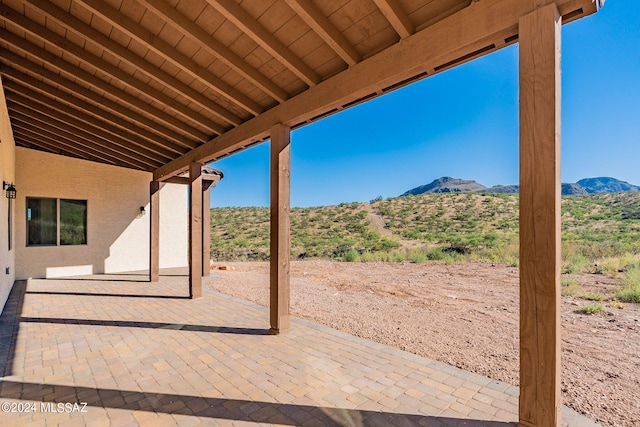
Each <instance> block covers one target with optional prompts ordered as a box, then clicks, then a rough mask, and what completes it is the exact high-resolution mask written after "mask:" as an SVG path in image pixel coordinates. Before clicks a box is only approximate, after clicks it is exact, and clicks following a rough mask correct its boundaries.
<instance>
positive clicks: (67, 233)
mask: <svg viewBox="0 0 640 427" xmlns="http://www.w3.org/2000/svg"><path fill="white" fill-rule="evenodd" d="M60 244H61V245H86V244H87V201H86V200H68V199H60Z"/></svg>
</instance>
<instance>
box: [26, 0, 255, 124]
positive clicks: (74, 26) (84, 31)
mask: <svg viewBox="0 0 640 427" xmlns="http://www.w3.org/2000/svg"><path fill="white" fill-rule="evenodd" d="M25 1H27V2H29V4H30V6H31V7H34V8H36V9H38V10H40V11H41V12H43V13H45V14H46V16H47V17H48V18H51V19H53V20H55V21H56V22H57V23H59V24H60V25H62V26H63V27H64V28H65V29H67V30H69V31H71V32H73V33H74V34H76V35H77V36H78V37H82V38H87V39H88V40H89V41H90V43H92V44H95V45H97V46H99V47H100V48H102V49H105V50H107V51H108V52H110V53H111V54H113V55H115V56H116V57H117V58H119V59H121V60H122V61H125V62H127V63H128V64H129V65H130V66H132V67H134V68H135V69H136V70H137V71H138V72H142V73H144V74H145V75H146V76H147V77H149V78H151V79H154V80H156V81H158V82H160V83H161V84H162V85H166V86H167V87H169V88H171V89H172V90H174V91H175V92H177V93H179V94H180V95H182V96H184V97H187V98H189V99H190V100H191V101H193V102H195V103H197V104H198V105H200V106H201V107H202V108H205V109H207V110H208V111H210V112H211V113H213V114H215V115H216V116H218V117H219V118H221V119H223V120H225V121H226V122H229V123H231V124H234V125H237V124H239V123H241V122H242V119H240V117H238V116H237V115H236V114H235V113H233V112H230V111H229V110H227V109H225V108H223V107H221V106H220V105H218V104H217V103H215V102H214V101H212V100H211V99H209V98H207V97H206V96H205V95H203V94H202V93H200V92H198V91H196V90H194V89H193V88H192V87H190V86H189V85H187V84H185V83H183V82H181V81H180V80H178V79H176V78H175V77H174V76H171V75H169V74H167V73H166V72H164V71H162V70H161V69H159V68H158V67H157V66H155V65H154V64H152V63H150V62H148V61H146V60H145V59H144V58H141V57H140V56H138V55H137V54H135V53H134V52H133V51H131V50H128V49H127V48H125V47H124V46H122V45H120V44H118V43H117V42H115V41H114V40H112V39H110V38H109V37H107V36H105V35H104V34H102V33H101V32H99V31H97V30H95V29H94V28H93V27H91V26H89V25H87V24H85V23H84V22H82V21H80V20H79V19H77V18H75V17H74V16H73V15H70V14H68V13H67V12H66V11H64V10H62V9H60V8H58V7H57V6H55V5H53V4H52V3H49V2H41V1H37V0H25ZM174 102H176V101H175V100H172V102H171V103H174Z"/></svg>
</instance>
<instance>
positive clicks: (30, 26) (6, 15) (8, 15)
mask: <svg viewBox="0 0 640 427" xmlns="http://www.w3.org/2000/svg"><path fill="white" fill-rule="evenodd" d="M0 19H2V20H4V21H5V23H6V22H11V23H12V25H16V26H17V27H18V28H20V29H22V30H23V31H25V32H27V33H29V34H30V35H32V36H34V37H36V38H38V39H40V40H41V41H42V42H43V43H45V44H51V45H53V46H56V47H58V48H59V49H61V50H62V51H64V53H65V55H70V56H72V57H74V58H75V59H77V60H78V61H80V62H81V63H83V64H85V65H87V66H89V67H92V68H93V69H94V70H100V71H101V72H102V73H105V74H107V75H109V76H111V77H112V78H114V79H115V80H117V81H119V82H121V83H122V84H124V85H126V86H127V87H129V88H132V89H134V90H135V91H136V92H139V93H141V94H144V95H146V96H147V97H149V98H151V99H156V100H158V101H159V102H162V103H164V104H165V105H166V106H168V107H169V108H171V109H172V110H174V111H176V112H177V113H178V114H181V115H183V116H184V117H185V118H186V119H187V120H189V121H191V122H193V123H199V124H200V125H201V126H204V127H208V128H209V129H211V131H212V132H215V133H217V134H221V133H223V132H224V128H222V126H220V125H218V124H217V123H215V122H213V121H211V120H209V119H207V118H205V117H203V116H202V115H200V114H197V113H196V112H195V111H193V110H191V109H190V108H188V107H187V106H185V105H184V104H181V103H176V102H175V100H174V99H173V98H171V97H169V96H168V95H166V94H164V93H163V92H161V91H159V90H157V89H154V88H152V87H150V86H149V85H147V84H145V83H143V82H142V81H140V80H138V79H136V78H135V77H133V76H132V75H130V74H128V73H126V72H124V71H123V70H121V69H120V68H118V67H116V66H114V65H112V64H110V63H109V62H107V61H105V60H104V59H102V58H100V57H97V56H95V55H92V54H90V53H89V52H87V51H86V50H85V49H84V48H82V47H80V46H78V45H76V44H73V43H70V42H69V41H68V40H67V39H66V38H64V37H62V36H59V35H58V34H56V33H54V32H53V31H50V30H48V29H47V28H45V27H43V26H41V25H40V24H38V23H36V22H34V21H32V20H30V19H28V18H27V17H26V16H24V15H22V14H19V13H17V12H15V11H14V10H12V9H11V8H9V7H8V6H5V5H1V4H0ZM5 25H6V24H5ZM6 33H8V31H6V30H5V32H4V33H3V34H6ZM16 37H17V36H14V37H12V39H13V40H17V39H16ZM17 41H19V40H17ZM17 41H14V42H13V44H15V43H16V42H17ZM139 104H140V105H141V106H143V107H144V106H146V108H145V110H150V112H149V113H148V114H152V115H154V116H156V114H154V113H153V110H157V111H158V112H160V113H162V110H158V109H157V108H153V107H152V106H150V105H148V104H144V103H143V102H141V101H140V103H139ZM165 114H166V113H165ZM167 116H168V117H169V118H172V116H170V115H168V114H167ZM172 124H173V127H175V128H177V130H178V131H179V132H181V133H183V134H185V135H192V136H193V137H195V138H198V139H199V140H201V141H204V140H206V138H208V137H210V136H211V135H206V134H205V133H204V132H201V131H199V130H197V129H195V128H194V127H192V126H189V125H187V124H186V123H183V122H180V121H178V120H175V119H174V120H172ZM210 126H211V127H210ZM156 127H157V124H156Z"/></svg>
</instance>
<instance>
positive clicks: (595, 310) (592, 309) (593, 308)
mask: <svg viewBox="0 0 640 427" xmlns="http://www.w3.org/2000/svg"><path fill="white" fill-rule="evenodd" d="M606 310H607V307H605V305H604V304H602V303H601V302H592V303H589V304H587V305H583V306H582V307H580V308H578V312H579V313H582V314H599V313H603V312H605V311H606Z"/></svg>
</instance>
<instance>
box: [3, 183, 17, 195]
mask: <svg viewBox="0 0 640 427" xmlns="http://www.w3.org/2000/svg"><path fill="white" fill-rule="evenodd" d="M2 189H3V190H4V189H6V190H7V194H6V196H7V199H15V198H16V186H15V185H13V183H11V184H10V183H8V182H6V181H2Z"/></svg>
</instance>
